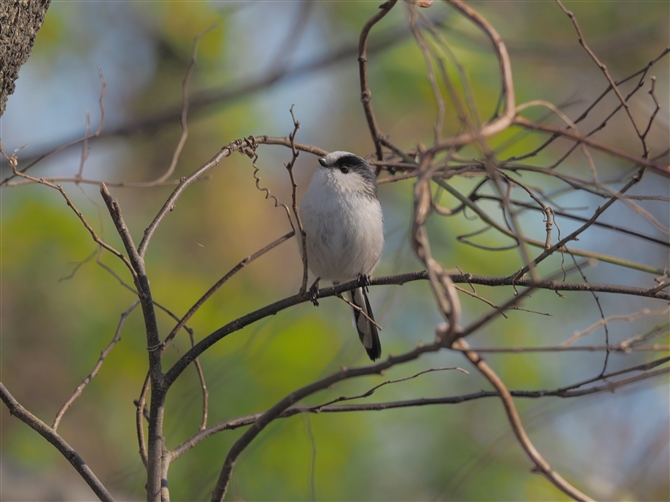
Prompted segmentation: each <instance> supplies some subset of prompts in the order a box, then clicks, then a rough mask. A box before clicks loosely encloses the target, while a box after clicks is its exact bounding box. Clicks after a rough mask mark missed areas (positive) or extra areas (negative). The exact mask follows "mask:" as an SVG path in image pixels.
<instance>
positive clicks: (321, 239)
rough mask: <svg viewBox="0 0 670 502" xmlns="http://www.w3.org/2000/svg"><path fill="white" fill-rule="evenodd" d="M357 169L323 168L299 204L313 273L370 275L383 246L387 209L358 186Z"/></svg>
mask: <svg viewBox="0 0 670 502" xmlns="http://www.w3.org/2000/svg"><path fill="white" fill-rule="evenodd" d="M361 182H362V180H360V177H359V176H358V175H356V174H355V173H348V174H343V173H341V172H339V170H337V169H328V168H318V169H317V171H316V172H315V173H314V176H313V178H312V182H311V183H310V186H309V190H308V191H307V193H306V194H305V196H304V197H303V200H302V202H301V204H300V219H301V220H302V224H303V227H304V229H305V232H306V233H307V263H308V266H309V269H310V270H311V271H312V273H313V274H314V275H316V276H317V277H320V278H321V279H325V280H330V281H334V282H345V281H349V280H352V279H355V278H357V277H358V276H359V275H360V274H366V275H367V274H371V273H372V271H373V270H374V268H375V267H376V266H377V263H378V262H379V259H380V258H381V254H382V248H383V247H384V232H383V219H382V210H381V206H380V205H379V200H378V199H377V198H376V197H370V196H369V195H367V194H365V193H363V192H361V191H359V190H358V188H359V186H357V185H358V184H360V183H361Z"/></svg>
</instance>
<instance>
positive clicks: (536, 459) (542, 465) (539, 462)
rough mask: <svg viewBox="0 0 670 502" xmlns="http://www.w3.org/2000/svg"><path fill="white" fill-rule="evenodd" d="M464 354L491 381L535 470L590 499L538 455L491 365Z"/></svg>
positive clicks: (574, 494) (571, 492) (571, 493)
mask: <svg viewBox="0 0 670 502" xmlns="http://www.w3.org/2000/svg"><path fill="white" fill-rule="evenodd" d="M454 346H455V347H456V348H463V349H467V348H469V346H468V344H467V342H466V341H465V340H463V339H460V340H457V341H456V342H455V343H454ZM464 355H465V357H467V358H468V359H469V360H470V362H471V363H472V364H473V365H474V366H475V367H476V368H477V369H478V370H479V372H480V373H481V374H482V375H484V377H486V379H487V380H488V381H489V382H490V383H491V385H493V387H494V388H495V389H496V391H497V392H498V394H499V396H500V399H501V400H502V402H503V406H504V408H505V412H506V413H507V418H508V420H509V422H510V425H511V427H512V431H514V435H515V436H516V438H517V440H518V441H519V444H521V446H522V447H523V449H524V450H525V452H526V454H527V455H528V457H529V458H530V459H531V460H532V461H533V463H534V464H535V466H536V468H537V470H538V471H539V472H541V473H542V474H544V476H545V477H546V478H547V479H548V480H549V481H551V483H552V484H553V485H554V486H556V487H557V488H558V489H559V490H561V491H562V492H563V493H565V494H567V495H568V496H570V497H572V498H573V499H575V500H579V501H590V500H592V499H591V498H590V497H588V496H587V495H585V494H583V493H582V492H580V491H579V490H577V489H576V488H575V487H574V486H572V485H571V484H570V483H568V482H567V481H566V480H565V479H563V477H562V476H561V475H560V474H558V473H557V472H556V471H554V469H552V467H551V465H549V463H548V462H547V461H546V460H544V458H543V457H542V455H540V452H538V451H537V450H536V449H535V446H533V443H531V441H530V438H529V437H528V435H527V434H526V431H525V430H524V428H523V424H522V423H521V418H520V417H519V413H518V412H517V411H516V406H514V401H513V399H512V395H511V394H510V391H509V390H508V389H507V386H506V385H505V384H504V383H503V381H502V380H501V379H500V377H498V375H497V374H496V373H495V372H494V371H493V370H492V369H491V367H490V366H489V365H488V364H486V362H484V360H483V359H482V358H481V357H480V356H479V354H477V353H476V352H474V351H467V352H464Z"/></svg>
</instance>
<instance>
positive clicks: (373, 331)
mask: <svg viewBox="0 0 670 502" xmlns="http://www.w3.org/2000/svg"><path fill="white" fill-rule="evenodd" d="M349 299H350V300H351V303H353V304H354V305H356V306H357V307H359V308H360V309H361V310H362V311H363V312H365V314H366V315H367V316H368V317H369V318H370V319H372V320H374V316H373V315H372V308H370V301H369V300H368V294H367V292H366V291H365V289H364V288H358V289H354V290H353V291H349ZM353 311H354V326H356V330H357V331H358V337H359V338H360V339H361V343H362V344H363V347H365V350H366V351H367V353H368V356H369V357H370V359H371V360H372V361H374V360H375V359H379V358H380V357H381V355H382V344H381V342H380V341H379V333H378V332H377V326H375V325H374V323H371V322H370V321H369V320H368V318H367V317H365V316H364V315H363V314H361V312H360V311H358V310H356V309H353Z"/></svg>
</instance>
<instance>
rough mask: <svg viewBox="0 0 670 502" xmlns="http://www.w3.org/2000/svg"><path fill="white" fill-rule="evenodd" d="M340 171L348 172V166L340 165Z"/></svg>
mask: <svg viewBox="0 0 670 502" xmlns="http://www.w3.org/2000/svg"><path fill="white" fill-rule="evenodd" d="M340 171H341V172H342V174H347V173H348V172H349V168H348V167H340Z"/></svg>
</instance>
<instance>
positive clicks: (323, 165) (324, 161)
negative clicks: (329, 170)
mask: <svg viewBox="0 0 670 502" xmlns="http://www.w3.org/2000/svg"><path fill="white" fill-rule="evenodd" d="M319 164H321V167H328V164H326V159H325V158H323V157H319Z"/></svg>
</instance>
